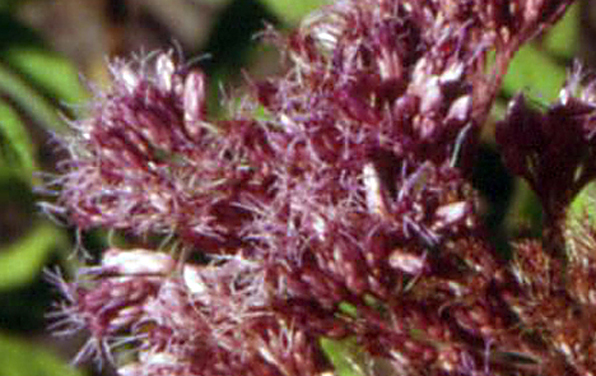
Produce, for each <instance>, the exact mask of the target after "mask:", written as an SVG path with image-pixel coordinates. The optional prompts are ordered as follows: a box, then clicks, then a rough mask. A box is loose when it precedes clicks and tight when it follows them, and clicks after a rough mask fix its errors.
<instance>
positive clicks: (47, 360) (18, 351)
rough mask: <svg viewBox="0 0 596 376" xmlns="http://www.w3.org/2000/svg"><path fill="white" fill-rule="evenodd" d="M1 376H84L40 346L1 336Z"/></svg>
mask: <svg viewBox="0 0 596 376" xmlns="http://www.w3.org/2000/svg"><path fill="white" fill-rule="evenodd" d="M0 375H2V376H82V373H81V372H80V371H78V370H76V369H75V368H73V367H71V366H69V365H68V364H66V363H64V362H63V361H61V360H60V359H59V358H58V357H57V356H56V355H54V354H52V353H51V352H50V351H47V350H45V349H43V348H42V347H40V346H35V345H33V344H30V343H27V342H25V341H23V340H20V339H17V338H13V337H9V336H7V335H5V334H0Z"/></svg>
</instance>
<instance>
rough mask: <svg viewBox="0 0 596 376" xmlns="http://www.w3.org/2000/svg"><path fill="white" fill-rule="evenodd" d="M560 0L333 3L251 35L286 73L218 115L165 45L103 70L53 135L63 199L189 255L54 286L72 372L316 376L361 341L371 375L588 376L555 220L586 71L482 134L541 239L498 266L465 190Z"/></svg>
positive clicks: (595, 348)
mask: <svg viewBox="0 0 596 376" xmlns="http://www.w3.org/2000/svg"><path fill="white" fill-rule="evenodd" d="M568 3H569V1H540V0H537V1H512V2H505V1H495V0H484V1H480V0H477V1H474V0H469V1H458V2H456V1H449V0H445V1H436V0H434V1H432V0H426V1H407V0H401V1H400V0H375V1H372V0H344V1H338V2H337V3H335V4H333V5H330V6H328V7H325V8H323V9H322V10H320V11H319V12H317V13H315V14H313V15H312V16H311V17H310V18H308V19H307V20H305V21H304V23H303V24H302V26H301V28H300V29H298V30H297V31H295V32H294V33H292V34H290V35H289V36H287V37H284V36H280V35H279V34H277V33H276V32H275V31H273V30H266V31H265V32H264V33H263V35H264V37H265V39H267V40H269V41H270V42H272V43H275V44H277V45H278V46H279V47H280V50H281V51H282V54H283V55H284V57H285V59H286V62H287V63H288V65H289V68H288V70H287V73H286V74H285V76H283V77H277V78H270V79H267V80H264V81H261V82H250V83H249V86H250V94H249V95H248V96H247V97H246V98H243V100H241V101H240V102H239V103H241V104H240V105H239V106H237V108H235V110H234V111H232V112H231V113H230V114H229V116H228V117H227V118H226V119H224V120H216V119H213V118H211V117H210V116H209V114H208V113H207V110H206V78H205V77H204V75H203V74H202V73H201V72H199V71H198V70H196V69H193V68H192V67H188V66H185V65H184V64H183V63H182V62H178V61H176V59H175V56H174V54H173V53H172V52H160V53H157V54H155V55H152V56H148V57H146V58H141V59H137V60H135V61H132V62H123V61H117V62H115V63H113V64H112V65H111V73H112V79H113V87H112V88H111V90H110V91H109V92H107V93H100V94H98V95H97V97H96V100H95V101H94V102H93V103H92V105H91V107H90V109H89V115H88V116H87V117H86V118H84V119H82V120H79V121H77V122H75V123H74V131H75V132H74V133H73V136H72V137H71V138H70V139H68V140H66V143H67V145H68V146H69V149H70V151H71V157H70V159H69V160H68V161H67V162H65V163H64V165H63V167H64V169H65V173H64V174H63V175H62V176H61V177H60V178H59V179H57V180H56V181H55V182H54V183H57V184H59V185H60V186H61V187H62V190H61V193H60V197H59V200H58V205H56V207H59V208H60V210H59V211H60V212H61V213H62V214H64V215H66V216H68V217H69V218H70V219H71V220H72V221H73V222H74V224H76V225H77V226H78V227H79V228H81V229H89V228H95V227H101V228H106V229H110V230H118V231H122V232H124V233H127V234H134V235H140V236H148V235H151V236H161V237H175V238H176V239H178V240H179V242H180V244H182V245H183V248H184V250H185V251H184V252H182V253H181V255H177V254H176V253H174V252H171V253H163V252H160V251H157V250H156V251H150V250H147V249H132V250H122V249H110V250H108V251H106V252H105V253H104V256H103V259H102V261H101V264H100V265H96V266H88V267H85V268H83V269H81V271H80V272H79V275H78V276H77V278H76V279H75V280H74V281H68V282H67V281H63V280H60V279H59V278H56V280H58V282H57V283H58V284H59V285H60V287H61V289H62V290H63V292H64V295H65V298H66V299H65V301H64V304H63V306H62V308H61V310H60V311H59V312H58V313H57V314H56V316H58V317H61V318H62V319H61V320H58V321H57V322H56V323H55V324H54V325H55V327H56V328H57V329H60V330H62V331H63V332H71V331H72V330H75V329H79V328H87V330H88V331H89V333H90V336H91V338H90V339H89V342H88V344H87V345H86V346H85V347H84V349H83V350H82V352H81V354H80V357H83V356H88V355H94V356H96V357H98V358H99V359H107V360H109V361H111V362H112V363H114V364H115V366H116V367H117V369H118V372H119V373H120V374H121V375H123V376H136V375H166V374H168V375H239V374H242V375H285V376H290V375H309V376H312V375H321V374H324V373H326V372H330V371H332V369H333V368H332V364H331V363H330V361H329V359H328V358H327V357H326V355H325V353H324V352H323V350H322V346H321V343H320V341H321V339H322V338H327V339H331V340H335V341H340V342H342V341H354V343H356V345H357V347H358V349H359V350H358V351H359V352H361V353H359V355H358V356H359V360H358V361H357V362H356V364H354V367H356V368H359V369H360V371H361V372H362V374H365V375H389V374H391V375H408V376H409V375H563V374H565V375H585V376H587V375H593V374H594V372H596V364H594V360H593V359H595V356H596V342H595V340H594V336H593V333H594V329H596V321H595V318H596V312H595V309H596V307H595V305H596V288H595V287H594V277H593V276H594V273H595V272H596V256H595V255H596V251H595V245H596V240H595V239H596V234H594V233H593V231H592V230H590V227H589V226H588V225H586V224H581V223H580V224H577V223H576V224H575V225H574V228H575V230H574V231H567V230H566V228H565V225H566V222H565V221H564V218H565V210H566V207H567V206H568V205H569V203H570V201H571V199H572V198H573V197H574V195H575V194H576V193H577V192H578V191H579V190H580V189H581V188H582V187H583V186H584V185H585V184H586V183H587V182H588V181H590V180H591V179H592V178H593V177H594V172H595V171H596V169H595V167H596V166H594V165H593V163H594V162H593V160H594V158H593V145H594V141H593V136H594V132H593V129H594V125H593V123H594V121H595V120H594V119H595V118H594V115H595V114H596V112H595V111H596V102H594V95H593V92H592V90H591V88H590V87H587V88H585V89H582V79H581V77H580V74H579V72H576V73H574V74H573V75H572V76H571V78H570V80H569V83H568V84H567V86H566V87H565V88H564V89H563V90H562V92H561V96H560V99H559V101H558V102H557V103H555V104H554V105H553V106H551V107H549V108H548V109H547V110H546V113H544V114H542V113H541V112H540V111H538V110H537V109H534V108H532V107H530V106H528V105H527V104H526V102H525V101H524V99H523V97H522V96H518V97H516V98H515V99H514V100H513V102H512V104H511V105H510V109H509V111H508V114H507V117H506V119H505V120H503V121H502V122H500V123H499V124H498V125H497V141H498V143H499V146H500V148H501V150H502V153H503V157H504V160H505V163H506V165H507V166H508V167H509V168H510V169H511V171H512V172H513V173H515V174H518V175H521V176H522V177H524V178H525V179H527V180H528V181H529V183H530V185H531V186H532V187H533V188H534V190H535V191H536V192H537V194H538V196H539V198H540V199H541V202H542V204H543V206H544V209H545V214H546V216H547V220H546V221H545V244H544V246H543V245H542V244H541V242H540V241H538V240H526V241H520V242H518V243H516V244H515V247H514V248H515V249H514V256H513V257H512V259H511V260H508V259H505V258H504V257H501V256H499V255H498V254H497V253H496V252H495V250H494V246H493V245H492V244H491V243H490V241H489V239H490V235H489V234H488V233H487V229H486V228H485V227H484V226H483V223H482V220H481V218H480V214H479V198H478V194H477V193H476V191H475V189H474V188H473V187H472V185H471V184H470V174H471V168H472V167H473V165H474V163H473V162H474V153H475V151H476V146H477V143H478V134H479V131H480V128H481V127H482V125H483V124H484V123H485V121H486V118H487V116H488V112H489V110H490V107H491V104H492V102H493V101H494V99H495V96H496V95H497V92H498V89H499V86H500V82H501V80H502V78H503V75H504V74H505V72H506V69H507V64H508V62H509V60H510V59H511V57H512V56H513V55H514V53H515V52H516V51H517V50H518V49H519V47H520V46H521V45H522V44H523V43H525V42H527V41H528V40H529V39H531V38H532V37H533V36H535V35H537V34H538V33H540V32H541V31H542V30H544V29H545V28H547V27H548V26H549V25H551V24H553V23H554V22H555V21H556V20H557V19H558V18H559V17H560V16H561V15H562V13H563V12H564V10H565V8H566V6H567V5H568ZM578 234H579V235H578ZM189 255H191V256H192V255H199V256H200V257H189ZM120 347H124V348H133V349H134V356H135V359H134V360H133V361H131V360H130V357H128V358H122V359H120V358H118V357H117V356H116V355H117V353H118V349H119V348H120ZM123 359H127V360H126V361H124V360H123Z"/></svg>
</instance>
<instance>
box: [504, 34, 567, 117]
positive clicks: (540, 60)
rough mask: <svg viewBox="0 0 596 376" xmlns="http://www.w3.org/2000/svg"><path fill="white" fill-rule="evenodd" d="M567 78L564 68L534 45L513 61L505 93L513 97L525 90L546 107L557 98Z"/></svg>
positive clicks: (525, 49)
mask: <svg viewBox="0 0 596 376" xmlns="http://www.w3.org/2000/svg"><path fill="white" fill-rule="evenodd" d="M566 77H567V74H566V70H565V68H564V67H562V66H560V65H558V64H557V63H556V62H555V61H553V59H551V58H550V57H549V56H548V55H547V54H546V53H544V52H541V51H539V50H538V49H537V48H536V47H535V46H534V45H528V46H526V47H524V48H522V49H521V50H520V51H519V52H518V53H517V55H516V56H515V58H514V59H513V60H512V61H511V64H510V66H509V71H508V73H507V75H506V76H505V79H504V80H503V91H504V92H505V93H506V94H508V95H513V94H515V93H517V92H519V91H522V90H523V91H525V92H526V93H528V94H529V95H530V97H532V98H533V99H534V100H537V101H538V102H539V103H542V104H545V105H546V104H548V103H550V102H551V101H552V100H554V99H556V98H557V96H558V95H559V90H560V89H561V87H562V85H563V83H564V82H565V79H566Z"/></svg>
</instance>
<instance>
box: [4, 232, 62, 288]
mask: <svg viewBox="0 0 596 376" xmlns="http://www.w3.org/2000/svg"><path fill="white" fill-rule="evenodd" d="M66 244H67V239H66V237H65V235H64V233H63V232H62V231H60V230H59V229H58V228H56V227H54V226H52V225H50V224H49V223H46V222H42V223H39V224H37V225H36V226H34V227H33V228H32V230H30V231H29V232H28V233H27V234H25V235H24V236H22V237H21V238H20V239H17V240H16V241H15V242H13V243H10V244H9V245H7V246H5V247H4V248H2V249H0V290H1V289H10V288H15V287H19V286H23V285H26V284H28V283H30V282H31V281H33V280H34V279H35V277H36V276H38V275H39V273H40V271H41V270H42V268H43V265H44V264H45V262H46V261H47V259H48V256H49V255H50V253H51V252H53V251H54V250H55V249H56V248H57V247H59V246H65V245H66Z"/></svg>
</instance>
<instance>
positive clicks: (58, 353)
mask: <svg viewBox="0 0 596 376" xmlns="http://www.w3.org/2000/svg"><path fill="white" fill-rule="evenodd" d="M322 3H324V1H323V0H308V1H306V0H300V1H296V0H0V376H13V375H14V376H28V375H35V376H43V375H83V374H87V375H91V374H94V373H95V374H98V372H100V371H97V370H94V369H93V367H90V365H89V364H84V365H83V366H82V367H80V369H78V370H75V369H74V368H72V367H69V366H68V360H69V359H72V357H73V356H74V354H76V352H77V350H78V348H79V347H80V346H81V345H82V343H83V342H84V333H82V334H81V336H80V337H77V338H58V337H55V336H52V335H51V333H49V332H48V330H47V329H46V327H47V324H48V320H47V319H46V318H45V316H44V315H45V314H47V312H48V311H50V310H51V307H52V302H53V301H55V300H56V299H58V295H57V294H56V292H55V291H54V290H53V288H52V287H51V286H50V285H49V284H48V283H47V282H46V281H45V280H44V278H43V276H42V270H44V268H55V267H58V266H60V267H61V268H63V269H64V270H65V273H66V274H68V273H69V271H70V272H72V270H73V268H74V266H73V265H74V263H75V259H76V257H74V254H73V253H74V249H75V245H76V244H81V245H82V246H84V247H85V248H86V249H88V250H89V251H90V252H91V254H92V255H93V254H96V252H97V251H98V250H100V249H103V248H105V247H106V241H105V239H104V236H103V234H102V233H101V232H93V233H90V234H79V233H77V231H76V229H74V228H71V227H69V226H67V225H65V224H58V223H55V222H54V221H52V220H50V218H48V216H46V215H44V214H43V212H42V210H41V208H40V206H39V204H38V203H39V201H40V200H41V199H43V200H46V201H50V202H51V197H49V196H47V195H45V194H44V193H43V192H40V189H39V188H40V187H41V181H42V179H43V176H42V174H43V173H52V172H54V171H56V164H57V162H58V161H59V160H61V159H62V158H64V156H65V153H64V151H63V150H61V149H60V147H59V145H58V143H57V142H56V141H55V140H56V137H57V136H58V137H59V135H60V134H62V133H63V132H65V131H66V130H67V121H65V119H72V118H74V117H76V115H77V114H80V113H82V111H84V106H83V105H84V103H85V102H86V101H87V100H88V99H89V92H88V87H92V86H98V87H102V86H105V85H107V78H108V74H107V71H106V61H107V60H108V59H109V58H113V57H116V56H122V57H126V56H130V55H131V54H134V53H139V52H141V51H145V52H147V51H153V50H155V49H168V48H171V47H172V46H175V47H176V48H179V49H180V50H181V51H182V52H183V54H184V56H185V57H186V58H187V59H194V58H197V59H198V60H200V61H199V62H198V65H199V66H201V67H202V68H203V69H204V70H205V71H206V72H207V74H208V76H209V77H210V82H209V85H210V88H211V90H212V102H213V106H212V107H216V106H217V95H218V92H219V91H220V88H223V89H224V91H229V90H230V89H231V88H232V87H238V86H241V85H242V84H243V76H242V73H241V72H242V71H241V69H244V71H245V72H247V73H248V74H249V75H250V76H251V77H257V78H258V77H263V76H265V75H268V74H275V73H279V71H280V68H279V67H278V58H279V57H278V56H277V54H276V51H275V49H273V48H267V47H263V46H259V44H258V43H257V42H256V41H255V38H254V36H255V34H257V33H258V32H259V31H260V30H262V29H263V28H264V25H265V24H266V23H269V24H273V25H274V26H275V27H276V28H278V29H281V30H287V29H289V28H291V27H294V26H296V25H297V23H298V22H299V20H300V19H301V18H302V17H303V15H304V14H305V13H307V12H308V11H309V10H312V9H314V8H316V7H317V6H319V5H320V4H322ZM591 5H593V4H592V2H590V1H584V2H583V3H578V4H576V6H574V7H573V8H572V9H571V11H570V12H569V13H568V15H567V17H566V18H565V20H564V22H562V23H561V24H559V25H558V26H557V28H555V29H554V30H553V31H552V32H550V33H549V34H548V35H546V36H544V37H542V38H541V39H540V40H538V41H536V42H535V43H534V44H532V45H530V46H527V47H526V48H524V49H523V50H522V51H521V52H520V54H519V56H518V58H516V60H515V61H514V62H513V64H512V67H511V71H510V73H509V75H508V76H507V79H506V80H505V85H504V88H503V92H502V96H501V98H500V99H499V103H497V105H496V106H495V109H494V113H495V117H500V116H501V115H502V114H503V112H504V109H505V106H506V99H507V98H510V97H511V96H512V95H513V94H515V93H516V92H517V91H519V90H525V91H526V92H528V93H530V94H531V95H532V97H533V98H534V100H535V101H536V102H537V103H538V105H542V104H544V103H547V102H548V101H550V100H552V99H553V98H555V97H556V95H557V91H558V88H559V87H560V85H561V84H562V83H563V81H564V79H565V74H566V69H567V67H570V66H571V63H572V61H573V58H574V57H575V56H580V57H581V58H582V59H583V61H584V62H586V63H587V64H589V63H590V62H591V61H594V56H592V55H591V49H590V48H589V46H590V45H591V41H593V40H594V36H595V35H596V31H595V29H594V28H595V27H596V26H595V25H596V22H593V20H596V17H594V14H593V13H596V12H594V11H591V9H593V7H592V6H591ZM207 53H208V54H209V57H208V58H204V57H205V56H206V54H207ZM82 77H83V78H82ZM483 143H484V145H485V146H484V147H483V149H482V150H483V151H482V158H481V159H480V162H479V165H478V169H477V172H476V174H475V177H474V181H475V184H476V186H477V187H478V188H479V189H480V190H481V191H483V193H484V200H485V202H486V205H485V206H486V213H485V217H486V221H487V224H488V225H489V226H490V227H491V228H492V229H493V230H494V234H495V241H497V242H500V244H502V246H503V247H506V242H505V241H504V239H506V238H507V237H508V236H510V235H512V234H513V235H515V234H523V233H537V232H538V229H539V221H540V212H539V209H538V208H537V207H536V204H535V200H534V199H533V197H532V195H531V193H529V192H528V191H527V189H526V188H525V187H524V186H523V185H522V184H520V183H519V182H516V181H514V180H512V179H511V177H509V176H508V175H507V174H506V172H504V169H503V167H502V165H501V163H500V160H499V157H498V155H497V154H496V152H495V149H494V145H493V141H492V131H491V127H490V126H488V127H487V128H486V132H485V134H484V135H483ZM495 187H498V188H495ZM333 347H334V345H333V344H332V343H328V344H327V345H326V348H327V349H328V351H336V352H341V351H342V350H341V349H340V350H333V349H331V348H333ZM336 347H337V346H336ZM329 349H331V350H329ZM331 358H332V361H334V362H337V368H338V370H339V371H340V373H341V374H343V375H357V374H359V372H358V370H356V369H351V368H350V367H351V366H350V364H352V363H353V362H345V361H344V362H342V361H341V357H339V358H338V357H337V356H336V357H333V356H332V357H331ZM101 372H103V374H113V370H110V369H109V368H108V369H104V370H102V371H101Z"/></svg>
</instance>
